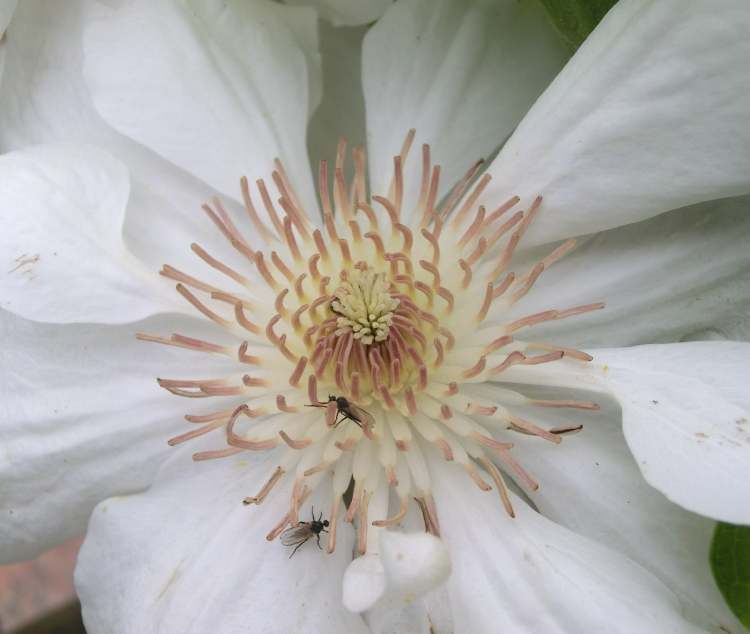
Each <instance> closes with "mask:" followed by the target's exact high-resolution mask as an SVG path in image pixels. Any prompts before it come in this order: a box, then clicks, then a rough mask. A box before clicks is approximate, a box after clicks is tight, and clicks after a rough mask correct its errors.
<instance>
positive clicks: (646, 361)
mask: <svg viewBox="0 0 750 634" xmlns="http://www.w3.org/2000/svg"><path fill="white" fill-rule="evenodd" d="M589 352H591V354H592V355H593V356H594V361H593V362H590V363H583V362H580V361H571V360H567V359H562V360H560V361H557V362H555V363H548V364H545V365H543V366H542V365H538V366H526V367H514V368H510V369H509V370H507V371H506V372H504V373H503V380H504V381H510V382H515V383H527V384H530V385H545V386H559V387H572V388H577V389H582V390H591V391H595V392H604V393H609V394H611V395H612V396H613V397H614V398H615V399H617V401H618V402H619V403H620V406H621V408H622V420H623V429H624V432H625V439H626V440H627V442H628V445H629V446H630V450H631V451H632V453H633V455H634V456H635V458H636V461H637V463H638V467H639V468H640V470H641V473H642V474H643V476H644V477H645V478H646V480H647V481H648V483H649V484H651V485H652V486H654V487H656V488H657V489H659V490H660V491H661V492H662V493H664V495H666V496H667V497H668V498H669V499H670V500H672V502H675V503H676V504H679V505H680V506H682V507H684V508H686V509H688V510H690V511H693V512H695V513H699V514H700V515H706V516H708V517H713V518H714V519H717V520H722V521H726V522H731V523H736V524H747V523H750V493H749V492H748V491H747V489H745V488H743V487H738V486H737V485H736V483H737V482H741V481H742V480H743V479H744V478H745V477H746V475H747V473H748V470H750V431H749V430H748V429H747V427H748V423H747V422H745V421H746V420H750V403H749V402H748V392H747V389H746V385H747V377H748V372H749V370H748V365H749V362H748V359H750V344H748V343H737V342H728V341H724V342H722V341H700V342H690V343H675V344H663V345H648V346H634V347H632V348H613V349H597V350H590V351H589Z"/></svg>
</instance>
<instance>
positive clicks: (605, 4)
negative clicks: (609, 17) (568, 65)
mask: <svg viewBox="0 0 750 634" xmlns="http://www.w3.org/2000/svg"><path fill="white" fill-rule="evenodd" d="M539 1H540V2H541V3H542V5H543V6H544V8H545V9H546V10H547V15H549V17H550V19H551V20H552V23H553V24H554V25H555V28H556V29H557V31H558V33H560V37H562V39H563V42H565V45H566V46H567V47H568V48H569V49H570V50H571V51H575V50H576V49H577V48H578V47H579V46H580V45H581V44H582V43H583V40H585V39H586V37H588V34H589V33H591V31H593V30H594V27H596V25H597V24H599V21H600V20H601V19H602V18H603V17H604V15H605V14H606V13H607V11H609V10H610V9H611V8H612V6H613V5H614V4H615V2H616V1H617V0H539Z"/></svg>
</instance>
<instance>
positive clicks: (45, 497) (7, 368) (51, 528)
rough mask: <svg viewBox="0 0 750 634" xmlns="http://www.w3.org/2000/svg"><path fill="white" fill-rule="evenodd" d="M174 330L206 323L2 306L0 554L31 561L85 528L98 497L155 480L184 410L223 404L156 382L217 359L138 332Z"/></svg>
mask: <svg viewBox="0 0 750 634" xmlns="http://www.w3.org/2000/svg"><path fill="white" fill-rule="evenodd" d="M172 328H177V329H182V331H183V332H186V333H187V332H189V333H191V334H194V335H195V336H201V333H202V332H203V331H204V330H205V328H203V327H202V324H201V323H200V322H197V321H194V320H191V319H190V320H188V319H185V318H179V319H176V318H175V317H174V316H170V317H169V318H168V319H167V318H161V319H151V320H148V321H146V322H141V323H139V324H137V325H132V326H104V325H98V326H92V325H90V324H87V325H64V326H61V325H49V324H38V323H34V322H30V321H26V320H24V319H20V318H18V317H14V316H12V315H10V314H9V313H6V312H5V311H0V340H2V342H3V345H2V348H1V349H0V358H1V359H2V361H1V362H0V413H1V421H0V445H1V446H2V447H3V451H2V453H1V455H0V481H2V482H3V486H2V491H1V492H0V561H3V562H7V561H13V560H19V559H27V558H30V557H33V556H35V555H36V554H38V553H39V552H42V551H43V550H45V549H46V548H49V547H50V546H52V545H54V544H56V543H59V542H62V541H64V540H65V539H67V538H69V537H73V536H75V535H79V534H81V533H82V532H83V530H84V529H85V526H86V521H87V519H88V516H89V513H90V512H91V509H93V507H94V505H95V504H97V503H98V502H99V501H100V500H102V499H104V498H106V497H108V496H111V495H117V494H120V493H127V492H132V491H137V490H140V489H142V488H144V487H146V486H148V485H149V484H150V482H151V478H152V477H153V475H154V474H155V473H156V470H157V468H158V466H159V462H160V461H161V460H162V459H163V458H164V457H165V456H166V455H167V453H168V452H169V451H175V450H174V449H170V448H169V447H168V446H167V442H166V441H167V439H168V438H170V437H171V436H174V435H176V434H178V433H180V432H183V431H185V427H186V423H185V422H184V420H182V415H183V414H184V413H186V412H194V413H199V414H201V413H205V412H206V407H210V408H212V409H209V410H208V411H214V410H216V409H223V408H225V407H227V406H229V405H227V404H223V405H217V404H216V402H213V403H210V404H205V403H201V404H198V409H197V410H196V409H195V406H196V403H195V402H191V403H187V404H186V403H185V400H186V399H178V398H176V397H168V396H167V395H166V394H165V392H164V391H162V390H160V389H159V387H158V386H157V384H156V380H155V378H156V376H157V373H158V374H159V375H161V376H168V377H170V378H183V377H184V378H197V377H199V376H200V377H203V376H204V375H206V376H210V375H211V372H212V371H213V370H215V369H217V368H219V367H221V366H220V365H218V364H217V363H216V362H215V361H212V360H211V359H210V358H207V357H208V355H198V354H197V353H191V352H188V351H186V350H177V349H173V348H168V347H166V346H164V347H163V348H164V349H163V350H159V351H158V352H159V354H158V355H157V354H156V352H155V350H154V348H153V347H149V345H150V344H146V343H143V342H140V341H136V339H135V333H136V330H145V331H146V332H163V331H166V332H167V333H168V332H170V331H171V329H172ZM191 364H192V365H191ZM217 376H222V374H218V375H217ZM206 400H208V399H206ZM210 400H212V401H214V400H215V399H210Z"/></svg>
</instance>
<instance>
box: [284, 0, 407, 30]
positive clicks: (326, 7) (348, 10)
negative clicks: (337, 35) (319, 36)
mask: <svg viewBox="0 0 750 634" xmlns="http://www.w3.org/2000/svg"><path fill="white" fill-rule="evenodd" d="M287 4H292V5H305V6H310V7H314V8H315V9H317V10H318V11H319V12H320V15H321V17H323V18H325V19H326V20H328V21H330V22H331V23H332V24H333V25H334V26H354V25H357V24H367V23H369V22H373V21H375V20H377V19H378V18H379V17H380V16H381V15H383V13H385V10H386V9H387V8H388V7H389V6H390V5H391V4H393V0H357V2H352V1H351V0H287ZM323 28H325V27H323Z"/></svg>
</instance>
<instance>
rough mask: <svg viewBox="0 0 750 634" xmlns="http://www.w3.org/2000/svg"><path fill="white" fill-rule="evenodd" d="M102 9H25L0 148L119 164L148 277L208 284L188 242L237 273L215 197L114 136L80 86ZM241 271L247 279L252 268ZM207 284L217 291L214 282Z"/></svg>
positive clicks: (10, 45)
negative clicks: (94, 15) (87, 44)
mask: <svg viewBox="0 0 750 634" xmlns="http://www.w3.org/2000/svg"><path fill="white" fill-rule="evenodd" d="M97 6H98V4H97V5H95V4H93V3H88V2H87V3H72V2H71V3H58V2H36V1H35V0H29V1H28V2H24V3H23V4H22V5H21V7H20V8H19V10H18V12H17V13H16V14H15V15H14V18H13V23H12V25H11V28H10V29H9V31H8V33H7V36H6V39H7V43H6V47H7V49H8V67H7V73H6V74H5V78H4V80H3V83H2V85H1V86H0V144H2V147H3V148H4V149H6V150H8V149H18V148H25V147H26V146H28V145H32V144H37V143H46V142H59V141H65V142H76V143H86V144H91V145H96V146H98V147H101V148H103V149H105V150H106V151H107V152H109V153H110V154H112V156H114V157H116V158H117V159H118V160H120V161H122V162H123V163H124V164H125V165H126V166H127V167H128V169H129V172H130V179H131V195H130V199H129V200H128V206H127V210H126V214H125V224H124V228H123V232H124V239H125V243H126V244H127V246H128V248H129V249H131V250H132V252H133V254H134V255H135V256H136V257H138V258H139V259H140V260H141V261H143V262H144V263H145V264H146V266H147V267H148V269H149V271H150V272H155V271H157V270H158V269H159V268H161V266H162V265H163V264H165V263H167V264H170V265H172V266H176V267H178V268H180V269H181V270H184V271H185V272H187V273H190V274H193V275H195V276H197V277H201V278H204V277H205V276H206V273H208V274H209V275H208V277H209V278H210V277H211V275H210V272H208V271H206V269H207V268H208V267H205V266H202V267H198V268H195V265H196V264H197V263H198V260H197V258H196V257H195V255H194V254H193V253H192V252H191V251H190V250H189V248H188V246H189V245H190V243H191V242H197V243H199V244H200V245H201V246H202V247H203V248H205V249H206V250H207V251H208V252H209V253H211V254H213V255H215V256H217V257H218V256H221V259H222V260H225V261H226V260H228V261H227V263H228V264H230V265H231V266H238V265H239V264H240V263H239V262H236V261H234V260H233V255H234V254H233V253H232V251H233V250H232V249H231V248H229V247H228V243H227V241H226V240H224V238H223V237H222V236H221V235H220V234H219V232H218V230H217V229H216V228H215V227H214V225H213V223H211V221H210V220H209V219H208V218H207V217H206V216H205V215H204V214H203V213H202V212H201V210H200V205H201V204H202V203H203V202H205V201H208V200H210V199H211V198H212V197H213V196H215V195H216V194H217V192H216V190H214V189H212V188H210V187H209V186H207V185H206V184H205V183H203V182H202V181H200V180H199V179H197V178H195V177H193V176H191V175H190V174H188V173H187V172H185V171H184V170H182V169H180V168H179V167H176V166H175V165H173V164H172V163H170V162H169V161H168V160H166V159H164V158H162V157H160V156H158V155H157V154H155V153H154V152H152V151H151V150H149V149H147V148H145V147H143V146H142V145H140V144H139V143H137V142H136V141H134V140H132V139H130V138H128V137H125V136H123V135H121V134H120V133H118V132H116V131H115V130H113V129H112V128H111V127H110V126H109V125H108V124H107V123H106V122H104V121H103V120H102V118H101V117H100V116H99V114H98V113H97V112H96V110H95V109H94V106H93V104H92V103H91V96H90V94H89V92H88V90H87V88H86V85H85V82H84V80H83V52H82V50H81V49H82V39H83V35H82V32H83V30H84V28H85V26H86V24H87V23H88V18H87V16H88V17H89V18H90V16H89V12H95V10H96V9H95V8H96V7H97ZM86 9H88V11H87V10H86ZM237 191H239V182H237ZM224 205H225V206H226V207H227V209H228V211H229V212H230V213H232V214H233V217H234V219H235V223H236V224H237V226H238V228H239V229H240V230H241V231H243V234H244V235H245V237H246V239H247V240H248V241H249V242H250V243H251V244H255V241H256V240H258V239H259V237H258V236H256V235H255V234H256V232H254V231H247V224H243V221H244V223H247V217H246V214H245V212H244V210H241V209H237V208H236V207H235V206H234V205H232V201H231V200H226V199H225V202H224ZM242 264H244V266H245V274H246V275H247V274H248V272H247V270H246V269H247V263H246V262H244V263H242ZM206 281H208V282H210V283H215V284H217V285H218V280H216V279H207V280H206ZM225 281H226V280H225Z"/></svg>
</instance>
